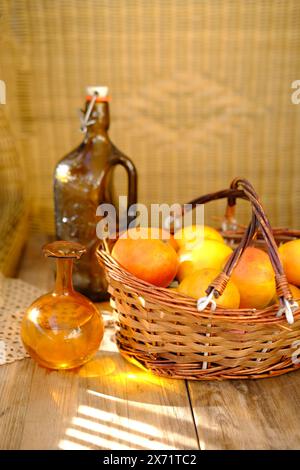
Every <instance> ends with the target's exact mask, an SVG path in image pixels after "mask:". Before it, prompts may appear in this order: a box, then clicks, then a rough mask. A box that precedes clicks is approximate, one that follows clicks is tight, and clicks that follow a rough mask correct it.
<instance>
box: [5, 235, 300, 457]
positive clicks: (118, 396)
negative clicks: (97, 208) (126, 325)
mask: <svg viewBox="0 0 300 470" xmlns="http://www.w3.org/2000/svg"><path fill="white" fill-rule="evenodd" d="M44 242H45V237H41V236H40V237H35V238H33V239H31V240H30V241H29V243H28V245H27V247H26V250H25V252H24V256H23V259H22V261H21V264H20V269H19V273H18V276H19V277H20V278H21V279H23V280H25V281H27V282H30V283H32V284H34V285H36V286H38V287H40V288H43V289H49V288H51V287H52V286H53V271H52V268H51V266H50V264H49V261H46V260H45V259H43V257H42V254H41V250H40V247H41V245H42V244H43V243H44ZM100 308H101V309H102V310H107V309H108V308H109V307H108V304H107V303H105V304H102V305H101V306H100ZM0 397H1V401H0V448H1V449H107V450H111V449H181V450H182V449H203V450H204V449H299V448H300V371H298V372H294V373H291V374H288V375H285V376H282V377H277V378H273V379H264V380H256V381H254V380H252V381H251V380H249V381H246V380H245V381H239V380H237V381H225V382H192V381H189V382H185V381H179V380H169V379H161V378H159V377H155V376H153V375H150V374H148V373H145V372H143V371H142V370H140V369H138V368H136V367H134V366H132V365H130V364H129V363H127V362H126V361H125V360H124V359H123V358H122V357H121V356H120V355H119V354H118V351H117V349H116V346H115V344H114V342H113V335H112V332H111V331H110V330H107V332H106V335H105V340H104V341H103V344H102V347H101V351H100V352H99V353H98V355H97V357H96V358H95V359H94V360H93V361H91V362H90V363H88V364H87V365H85V366H84V367H82V368H81V369H80V371H79V372H77V373H74V372H49V371H46V370H45V369H42V368H41V367H39V366H37V365H36V364H35V363H34V362H33V361H32V360H30V359H24V360H22V361H19V362H15V363H13V364H9V365H5V366H1V367H0Z"/></svg>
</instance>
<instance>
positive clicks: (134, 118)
mask: <svg viewBox="0 0 300 470" xmlns="http://www.w3.org/2000/svg"><path fill="white" fill-rule="evenodd" d="M0 8H1V18H0V27H1V37H0V45H1V52H0V79H5V80H6V84H7V104H6V105H5V106H1V112H3V113H5V115H6V117H7V118H8V120H9V121H10V124H11V127H12V132H13V133H14V135H15V137H16V139H14V142H17V146H18V148H19V153H20V155H21V156H22V160H23V162H24V174H25V176H26V178H27V182H28V183H27V185H26V189H27V192H28V195H29V200H30V204H31V206H30V213H31V222H32V227H33V229H34V230H45V229H46V230H47V231H50V232H51V230H53V201H52V183H51V179H52V172H53V168H54V165H55V163H56V161H57V160H58V159H60V158H61V157H62V156H63V155H64V154H65V153H66V152H68V151H69V150H70V149H71V148H73V147H74V146H75V145H76V144H77V143H78V142H79V141H80V139H81V136H80V134H79V131H78V118H77V113H76V110H77V109H78V108H79V107H80V106H82V103H83V99H84V88H85V86H86V85H87V84H108V85H109V86H110V88H111V94H112V98H113V100H112V103H111V114H112V127H111V137H112V139H113V140H114V142H115V143H116V144H117V145H118V146H119V147H120V148H121V149H122V150H123V151H125V152H126V153H127V154H128V155H130V156H131V157H132V159H133V160H134V162H135V163H136V166H137V168H138V172H139V183H140V185H139V196H140V202H146V203H150V202H177V201H179V202H186V201H187V200H189V199H190V198H193V197H196V196H198V195H200V194H203V193H206V192H210V191H214V190H217V189H220V188H222V187H226V186H227V185H228V184H229V182H230V181H231V179H232V178H233V177H234V176H236V175H240V176H244V177H247V178H249V179H250V181H252V183H253V184H254V185H255V187H256V189H257V191H258V192H259V193H260V194H261V196H262V198H263V200H264V202H265V206H266V209H267V211H268V213H269V214H270V217H271V220H272V222H273V223H275V224H277V225H293V226H295V227H298V228H299V221H298V219H299V215H300V209H299V207H300V191H299V188H298V175H299V170H300V159H299V150H300V132H299V129H300V105H299V106H296V105H293V104H292V103H291V92H292V90H291V83H292V81H294V80H296V79H299V78H300V2H299V1H298V0H249V1H244V0H85V1H82V0H2V1H1V7H0ZM3 110H4V111H3ZM0 124H1V126H3V122H2V119H1V123H0ZM297 131H298V132H297ZM5 139H6V131H2V130H0V148H1V175H2V173H3V174H4V176H5V171H6V170H5V171H4V169H3V165H7V161H8V158H10V157H9V155H8V154H7V151H6V150H5V149H4V150H3V146H4V147H5ZM8 152H9V151H8ZM18 162H19V165H20V169H22V166H21V161H20V160H18ZM22 173H23V171H22ZM122 176H123V175H122V174H119V179H120V180H122ZM1 178H2V176H1ZM17 186H18V185H17ZM120 187H122V183H121V186H120ZM1 191H2V192H3V191H6V189H4V188H3V187H2V188H1ZM222 211H223V205H221V206H218V204H215V205H213V206H212V208H211V209H210V210H209V215H210V216H211V215H217V216H220V215H221V213H222ZM242 219H243V215H242V216H241V220H242Z"/></svg>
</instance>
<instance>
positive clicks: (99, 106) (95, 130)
mask: <svg viewBox="0 0 300 470" xmlns="http://www.w3.org/2000/svg"><path fill="white" fill-rule="evenodd" d="M88 106H89V101H86V105H85V111H86V110H87V108H88ZM90 120H91V121H95V122H94V124H91V125H89V126H88V128H87V133H86V135H87V138H93V137H96V136H103V137H107V138H108V129H109V104H108V102H107V101H101V102H99V103H97V102H96V103H95V104H94V106H93V110H92V112H91V115H90Z"/></svg>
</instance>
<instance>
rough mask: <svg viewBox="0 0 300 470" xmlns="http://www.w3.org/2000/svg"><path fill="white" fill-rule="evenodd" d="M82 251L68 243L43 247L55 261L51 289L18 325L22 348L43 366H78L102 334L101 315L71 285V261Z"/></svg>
mask: <svg viewBox="0 0 300 470" xmlns="http://www.w3.org/2000/svg"><path fill="white" fill-rule="evenodd" d="M85 251H86V250H85V248H84V247H83V246H82V245H80V244H79V243H73V242H68V241H56V242H53V243H49V244H48V245H46V246H45V247H44V248H43V252H44V254H45V256H47V257H53V258H56V266H57V271H56V282H55V287H54V290H53V292H50V293H48V294H45V295H42V296H41V297H39V298H38V299H37V300H35V301H34V302H33V303H32V305H31V306H30V307H29V308H28V309H27V311H26V313H25V315H24V318H23V321H22V326H21V337H22V341H23V344H24V347H25V349H26V350H27V352H28V353H29V355H30V356H31V357H32V358H33V359H34V360H35V361H36V362H38V363H39V364H40V365H41V366H43V367H47V368H49V369H72V368H75V367H79V366H81V365H82V364H84V363H85V362H87V361H88V360H89V359H91V358H92V357H93V356H94V354H96V352H97V350H98V348H99V346H100V343H101V340H102V337H103V333H104V325H103V321H102V318H101V315H100V313H99V312H98V310H97V309H96V307H95V306H94V304H93V303H92V302H91V301H90V300H88V299H87V298H86V297H84V296H83V295H81V294H79V293H78V292H75V291H74V289H73V284H72V267H73V260H74V259H77V260H78V259H79V258H80V257H81V255H82V254H83V253H85Z"/></svg>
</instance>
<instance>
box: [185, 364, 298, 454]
mask: <svg viewBox="0 0 300 470" xmlns="http://www.w3.org/2000/svg"><path fill="white" fill-rule="evenodd" d="M188 388H189V392H190V398H191V404H192V407H193V413H194V417H195V422H196V426H197V430H198V437H199V443H200V447H201V449H203V450H204V449H206V450H212V449H241V450H243V449H262V450H268V449H300V371H295V372H292V373H290V374H286V375H283V376H280V377H274V378H272V379H260V380H237V381H234V380H231V381H222V382H192V381H190V382H189V383H188Z"/></svg>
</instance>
